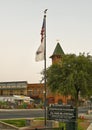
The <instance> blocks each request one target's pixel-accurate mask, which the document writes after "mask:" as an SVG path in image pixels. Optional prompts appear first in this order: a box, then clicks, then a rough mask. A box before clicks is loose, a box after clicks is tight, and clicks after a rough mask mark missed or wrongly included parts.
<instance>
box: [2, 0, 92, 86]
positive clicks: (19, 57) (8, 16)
mask: <svg viewBox="0 0 92 130" xmlns="http://www.w3.org/2000/svg"><path fill="white" fill-rule="evenodd" d="M46 8H47V9H48V12H47V26H46V27H47V43H46V44H47V67H48V66H50V65H51V63H52V62H51V59H50V58H49V57H50V56H51V55H52V53H53V51H54V49H55V47H56V44H57V40H59V42H60V45H61V47H62V48H63V50H64V52H65V53H75V54H79V53H80V52H85V53H90V54H91V55H92V0H44V1H43V0H0V75H1V76H0V81H20V80H26V81H28V82H29V83H39V82H40V80H41V75H40V72H41V71H42V70H43V68H44V62H43V61H41V62H36V61H35V53H36V51H37V49H38V47H39V45H40V39H41V37H40V31H41V27H42V21H43V15H44V13H43V12H44V10H45V9H46Z"/></svg>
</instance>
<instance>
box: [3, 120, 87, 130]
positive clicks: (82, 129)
mask: <svg viewBox="0 0 92 130" xmlns="http://www.w3.org/2000/svg"><path fill="white" fill-rule="evenodd" d="M37 120H39V119H38V118H37ZM2 121H3V122H5V123H8V124H12V125H14V126H17V127H24V126H25V125H26V120H25V119H19V120H17V119H16V120H2ZM62 126H63V127H65V123H60V127H62ZM88 126H89V122H88V121H87V120H81V119H79V120H78V130H86V129H87V128H88Z"/></svg>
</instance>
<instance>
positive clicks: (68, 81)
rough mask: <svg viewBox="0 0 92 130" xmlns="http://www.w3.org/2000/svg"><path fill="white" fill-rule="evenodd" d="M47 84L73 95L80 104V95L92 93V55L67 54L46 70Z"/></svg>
mask: <svg viewBox="0 0 92 130" xmlns="http://www.w3.org/2000/svg"><path fill="white" fill-rule="evenodd" d="M46 76H47V86H48V87H49V88H50V89H51V91H52V92H58V93H61V94H63V95H66V96H67V95H71V96H72V97H73V99H74V100H75V102H76V105H77V106H78V95H79V93H80V94H81V96H82V97H88V96H90V95H92V56H91V55H89V54H87V55H85V54H84V53H83V54H79V55H78V56H77V55H75V54H67V55H64V56H63V61H61V62H59V63H56V64H52V65H51V66H50V67H49V68H47V70H46Z"/></svg>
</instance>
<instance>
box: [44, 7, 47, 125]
mask: <svg viewBox="0 0 92 130" xmlns="http://www.w3.org/2000/svg"><path fill="white" fill-rule="evenodd" d="M46 12H47V9H45V11H44V19H45V38H44V72H45V73H44V91H45V92H44V100H45V101H44V118H45V119H44V125H45V127H46V125H47V112H46Z"/></svg>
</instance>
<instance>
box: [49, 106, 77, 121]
mask: <svg viewBox="0 0 92 130" xmlns="http://www.w3.org/2000/svg"><path fill="white" fill-rule="evenodd" d="M47 114H48V115H47V116H48V119H49V120H58V121H62V122H70V121H72V122H74V121H76V108H74V107H72V106H71V105H60V104H57V105H51V106H49V107H48V112H47Z"/></svg>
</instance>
